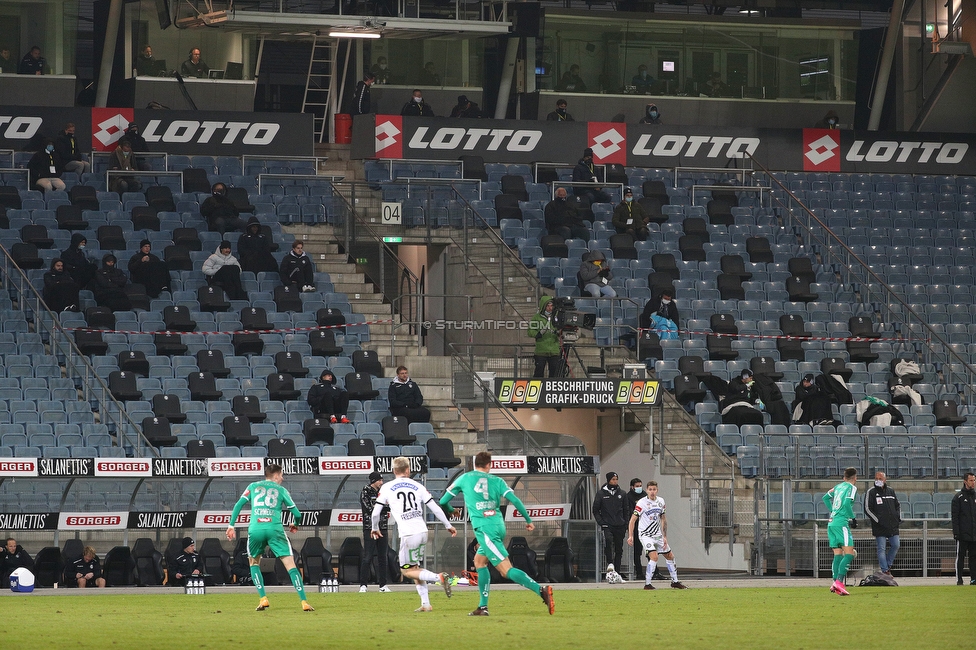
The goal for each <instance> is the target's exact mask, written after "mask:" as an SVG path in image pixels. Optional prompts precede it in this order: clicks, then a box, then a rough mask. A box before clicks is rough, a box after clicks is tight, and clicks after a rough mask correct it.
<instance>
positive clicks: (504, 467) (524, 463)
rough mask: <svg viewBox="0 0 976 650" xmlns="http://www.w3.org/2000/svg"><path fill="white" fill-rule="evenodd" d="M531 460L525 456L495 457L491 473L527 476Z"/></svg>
mask: <svg viewBox="0 0 976 650" xmlns="http://www.w3.org/2000/svg"><path fill="white" fill-rule="evenodd" d="M528 467H529V459H528V458H527V457H525V456H495V457H494V458H492V459H491V471H492V472H495V473H497V474H525V473H526V472H527V471H528Z"/></svg>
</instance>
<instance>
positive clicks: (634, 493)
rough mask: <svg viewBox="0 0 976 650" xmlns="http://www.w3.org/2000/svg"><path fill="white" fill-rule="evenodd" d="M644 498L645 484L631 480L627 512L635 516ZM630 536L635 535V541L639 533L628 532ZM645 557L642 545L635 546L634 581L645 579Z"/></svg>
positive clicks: (637, 479)
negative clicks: (636, 508) (643, 560)
mask: <svg viewBox="0 0 976 650" xmlns="http://www.w3.org/2000/svg"><path fill="white" fill-rule="evenodd" d="M643 498H644V483H643V482H642V481H641V480H640V479H639V478H632V479H630V492H628V493H627V512H629V513H631V514H633V513H634V506H635V505H637V502H638V501H640V500H641V499H643ZM634 528H635V529H636V528H637V522H634ZM627 532H628V534H630V535H633V536H634V539H637V537H638V531H637V530H633V531H627ZM643 555H644V549H643V548H642V547H641V545H640V544H634V570H633V572H632V574H631V575H633V576H634V580H642V579H643V578H644V565H643V564H642V559H641V558H642V556H643Z"/></svg>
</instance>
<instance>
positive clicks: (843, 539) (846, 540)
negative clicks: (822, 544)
mask: <svg viewBox="0 0 976 650" xmlns="http://www.w3.org/2000/svg"><path fill="white" fill-rule="evenodd" d="M827 541H828V542H829V543H830V548H840V547H841V546H854V536H853V535H851V529H850V527H849V526H848V525H847V524H846V523H844V524H839V525H836V526H835V525H833V524H828V525H827Z"/></svg>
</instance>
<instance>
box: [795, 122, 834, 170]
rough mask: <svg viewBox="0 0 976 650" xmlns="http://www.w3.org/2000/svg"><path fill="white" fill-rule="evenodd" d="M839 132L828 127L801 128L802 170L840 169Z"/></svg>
mask: <svg viewBox="0 0 976 650" xmlns="http://www.w3.org/2000/svg"><path fill="white" fill-rule="evenodd" d="M839 149H840V134H839V133H837V132H836V131H832V130H829V129H803V169H804V171H825V172H839V171H840V152H839Z"/></svg>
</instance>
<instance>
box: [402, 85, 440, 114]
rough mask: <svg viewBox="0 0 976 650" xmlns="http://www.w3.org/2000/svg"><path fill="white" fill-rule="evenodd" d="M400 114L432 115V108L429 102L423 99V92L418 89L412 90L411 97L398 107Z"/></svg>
mask: <svg viewBox="0 0 976 650" xmlns="http://www.w3.org/2000/svg"><path fill="white" fill-rule="evenodd" d="M400 115H408V116H410V117H434V109H433V108H431V107H430V104H428V103H427V102H425V101H424V94H423V93H422V92H420V89H419V88H418V89H416V90H414V91H413V97H411V98H410V101H409V102H407V103H406V104H404V105H403V108H401V109H400Z"/></svg>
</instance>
